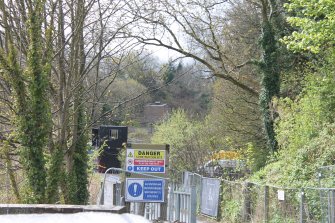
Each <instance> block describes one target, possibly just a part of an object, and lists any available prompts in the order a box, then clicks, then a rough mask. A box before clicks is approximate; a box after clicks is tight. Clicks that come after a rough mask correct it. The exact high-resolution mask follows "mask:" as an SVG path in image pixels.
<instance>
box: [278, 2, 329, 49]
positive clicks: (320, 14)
mask: <svg viewBox="0 0 335 223" xmlns="http://www.w3.org/2000/svg"><path fill="white" fill-rule="evenodd" d="M285 6H286V8H287V10H288V12H290V13H291V17H289V18H288V22H289V23H290V24H291V25H293V26H295V27H297V28H298V30H297V31H295V32H293V33H292V34H291V35H287V36H286V37H284V38H283V40H284V42H285V43H286V44H287V47H288V48H289V49H291V50H293V51H301V50H307V51H311V52H313V53H319V52H321V51H322V50H323V49H327V48H328V47H331V48H333V43H334V27H335V19H334V18H335V11H334V7H335V3H334V1H331V0H326V1H307V0H301V1H300V0H299V1H297V0H291V1H289V3H287V4H286V5H285Z"/></svg>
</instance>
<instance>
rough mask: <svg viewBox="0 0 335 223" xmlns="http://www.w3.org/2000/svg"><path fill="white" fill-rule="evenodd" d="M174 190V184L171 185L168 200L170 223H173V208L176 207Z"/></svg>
mask: <svg viewBox="0 0 335 223" xmlns="http://www.w3.org/2000/svg"><path fill="white" fill-rule="evenodd" d="M173 188H174V184H172V183H171V184H170V187H169V199H168V201H167V202H168V209H169V219H167V220H168V221H169V222H172V221H173V220H174V219H173V207H174V204H175V203H174V195H173Z"/></svg>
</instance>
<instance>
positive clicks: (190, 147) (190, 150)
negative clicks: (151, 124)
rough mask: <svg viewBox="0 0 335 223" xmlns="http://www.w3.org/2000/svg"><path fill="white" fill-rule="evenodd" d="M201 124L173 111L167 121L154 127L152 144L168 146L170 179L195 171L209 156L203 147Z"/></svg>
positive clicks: (177, 111) (184, 114)
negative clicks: (182, 173)
mask: <svg viewBox="0 0 335 223" xmlns="http://www.w3.org/2000/svg"><path fill="white" fill-rule="evenodd" d="M201 126H202V125H201V123H200V122H197V121H194V120H192V119H190V118H188V117H187V114H186V113H185V112H184V111H183V110H175V111H173V112H172V114H171V116H170V118H169V119H167V120H165V121H164V122H163V123H161V124H158V125H156V126H155V131H154V135H153V137H152V143H159V144H161V143H164V144H169V145H170V146H171V147H170V148H171V150H170V153H169V159H170V165H169V174H170V176H171V177H172V178H176V177H178V176H180V173H181V172H183V171H186V170H188V171H195V170H197V168H198V167H200V166H203V165H204V163H205V161H206V158H207V156H208V154H209V151H208V150H207V148H205V147H203V144H202V141H201V137H200V136H201V134H202V132H204V129H202V127H201Z"/></svg>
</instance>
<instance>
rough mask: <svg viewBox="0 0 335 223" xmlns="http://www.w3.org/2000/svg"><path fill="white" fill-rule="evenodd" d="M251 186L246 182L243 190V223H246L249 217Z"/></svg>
mask: <svg viewBox="0 0 335 223" xmlns="http://www.w3.org/2000/svg"><path fill="white" fill-rule="evenodd" d="M251 186H252V184H251V183H250V182H246V183H245V184H244V188H243V191H242V193H243V197H244V199H243V209H242V219H243V222H248V221H249V220H250V216H251V192H250V189H251Z"/></svg>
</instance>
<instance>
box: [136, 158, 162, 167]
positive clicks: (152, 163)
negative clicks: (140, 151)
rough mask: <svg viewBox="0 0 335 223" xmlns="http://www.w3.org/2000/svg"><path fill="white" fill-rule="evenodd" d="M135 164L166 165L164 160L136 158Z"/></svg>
mask: <svg viewBox="0 0 335 223" xmlns="http://www.w3.org/2000/svg"><path fill="white" fill-rule="evenodd" d="M134 164H135V165H140V166H164V160H137V159H136V160H134Z"/></svg>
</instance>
